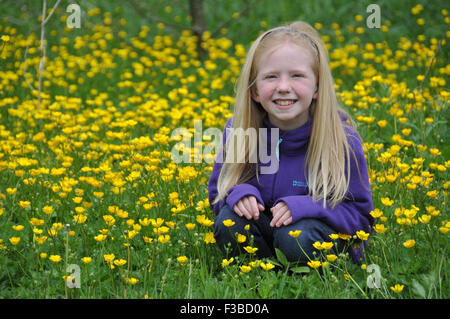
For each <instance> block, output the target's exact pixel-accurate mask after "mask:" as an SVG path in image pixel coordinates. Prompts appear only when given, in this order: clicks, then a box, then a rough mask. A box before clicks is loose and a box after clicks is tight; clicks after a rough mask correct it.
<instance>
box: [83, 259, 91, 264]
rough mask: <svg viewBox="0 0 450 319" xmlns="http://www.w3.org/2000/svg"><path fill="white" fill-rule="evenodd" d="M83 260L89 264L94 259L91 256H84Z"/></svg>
mask: <svg viewBox="0 0 450 319" xmlns="http://www.w3.org/2000/svg"><path fill="white" fill-rule="evenodd" d="M81 261H82V262H84V263H85V264H89V263H90V262H91V261H92V258H91V257H83V258H81Z"/></svg>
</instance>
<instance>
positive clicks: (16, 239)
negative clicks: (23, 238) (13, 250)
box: [9, 237, 20, 246]
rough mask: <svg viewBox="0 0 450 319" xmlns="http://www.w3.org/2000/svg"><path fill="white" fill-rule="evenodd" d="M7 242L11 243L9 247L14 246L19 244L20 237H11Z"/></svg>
mask: <svg viewBox="0 0 450 319" xmlns="http://www.w3.org/2000/svg"><path fill="white" fill-rule="evenodd" d="M9 242H10V243H11V245H13V246H16V245H18V244H19V243H20V237H11V238H10V239H9Z"/></svg>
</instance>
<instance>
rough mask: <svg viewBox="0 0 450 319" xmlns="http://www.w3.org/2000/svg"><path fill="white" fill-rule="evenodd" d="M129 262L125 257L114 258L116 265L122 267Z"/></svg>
mask: <svg viewBox="0 0 450 319" xmlns="http://www.w3.org/2000/svg"><path fill="white" fill-rule="evenodd" d="M126 263H127V261H126V260H125V259H115V260H114V265H116V266H118V267H120V266H123V265H125V264H126Z"/></svg>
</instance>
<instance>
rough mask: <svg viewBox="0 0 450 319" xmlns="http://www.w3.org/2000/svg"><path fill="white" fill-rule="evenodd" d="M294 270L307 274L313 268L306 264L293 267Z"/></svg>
mask: <svg viewBox="0 0 450 319" xmlns="http://www.w3.org/2000/svg"><path fill="white" fill-rule="evenodd" d="M291 271H292V272H295V273H296V274H307V273H309V272H310V271H311V270H310V269H309V267H306V266H299V267H294V268H292V269H291Z"/></svg>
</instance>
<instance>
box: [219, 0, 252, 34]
mask: <svg viewBox="0 0 450 319" xmlns="http://www.w3.org/2000/svg"><path fill="white" fill-rule="evenodd" d="M258 1H259V0H254V1H250V2H249V3H248V4H247V6H246V7H245V8H244V9H243V10H242V11H241V12H239V16H240V17H241V16H243V15H245V14H246V13H247V12H248V11H249V10H250V9H251V8H253V7H254V6H255V5H256V3H257V2H258ZM234 20H236V19H235V18H233V17H232V18H230V19H228V20H227V21H225V22H223V23H222V24H221V25H220V26H218V27H217V29H216V30H214V31H213V32H212V33H211V38H214V37H215V36H217V35H218V34H219V33H220V30H222V29H223V28H225V27H227V26H228V25H230V24H231V23H232V22H233V21H234Z"/></svg>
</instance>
